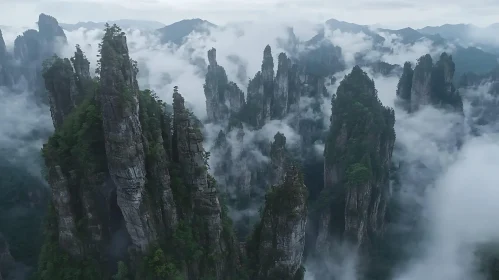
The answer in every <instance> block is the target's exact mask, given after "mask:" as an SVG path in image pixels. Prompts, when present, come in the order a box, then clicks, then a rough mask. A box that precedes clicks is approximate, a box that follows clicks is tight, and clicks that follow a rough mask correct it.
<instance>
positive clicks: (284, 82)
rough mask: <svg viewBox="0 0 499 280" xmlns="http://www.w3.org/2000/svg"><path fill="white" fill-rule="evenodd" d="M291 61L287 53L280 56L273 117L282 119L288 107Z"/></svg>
mask: <svg viewBox="0 0 499 280" xmlns="http://www.w3.org/2000/svg"><path fill="white" fill-rule="evenodd" d="M290 64H291V61H289V59H288V57H287V56H286V54H285V53H280V54H279V58H278V66H277V75H276V77H275V85H274V94H273V98H272V101H273V102H272V118H273V119H282V118H283V117H284V116H285V115H286V113H287V109H288V93H289V72H290V71H289V70H290V69H289V68H290V66H291V65H290Z"/></svg>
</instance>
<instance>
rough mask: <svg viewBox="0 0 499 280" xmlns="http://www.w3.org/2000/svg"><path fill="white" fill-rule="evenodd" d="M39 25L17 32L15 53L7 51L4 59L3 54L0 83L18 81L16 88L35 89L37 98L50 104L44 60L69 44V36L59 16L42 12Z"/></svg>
mask: <svg viewBox="0 0 499 280" xmlns="http://www.w3.org/2000/svg"><path fill="white" fill-rule="evenodd" d="M38 28H39V31H37V30H34V29H29V30H26V31H25V32H23V34H22V35H20V36H18V37H17V38H16V39H15V41H14V50H13V53H12V54H8V55H7V56H6V58H4V59H2V58H1V56H2V55H1V54H0V85H2V84H3V85H6V86H8V87H13V86H14V85H16V89H18V88H22V89H23V90H29V91H31V92H34V97H35V101H38V102H43V103H45V104H47V103H48V101H49V100H48V97H47V96H46V94H45V90H44V81H43V77H42V72H43V62H44V61H45V60H46V59H48V58H50V57H52V56H53V55H54V54H58V53H60V52H61V50H62V48H63V47H64V46H65V45H66V44H67V39H66V36H65V34H64V32H63V31H62V29H61V27H60V26H59V25H58V23H57V20H56V19H55V18H53V17H51V16H47V15H45V14H41V15H40V16H39V19H38ZM0 37H1V36H0ZM0 41H3V40H0ZM0 45H3V44H1V43H0ZM0 49H2V47H0ZM1 52H2V51H0V53H1ZM2 69H8V71H2ZM2 72H3V74H2ZM2 80H3V81H2Z"/></svg>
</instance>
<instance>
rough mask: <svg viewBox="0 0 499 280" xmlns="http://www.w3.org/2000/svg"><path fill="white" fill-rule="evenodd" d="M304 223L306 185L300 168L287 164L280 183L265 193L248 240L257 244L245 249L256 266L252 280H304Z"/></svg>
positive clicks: (252, 243) (305, 216) (305, 217)
mask: <svg viewBox="0 0 499 280" xmlns="http://www.w3.org/2000/svg"><path fill="white" fill-rule="evenodd" d="M306 224H307V188H306V186H305V184H304V183H303V175H302V173H301V171H300V170H298V168H297V167H296V166H295V165H293V164H290V165H289V166H288V167H287V170H286V174H285V176H284V178H283V181H282V182H281V184H279V185H276V186H274V187H272V188H271V189H270V190H269V192H268V193H267V195H266V198H265V207H264V209H263V212H262V219H261V221H260V223H259V225H258V226H257V227H256V229H255V232H254V234H253V236H252V240H251V242H250V246H251V245H252V246H255V247H256V248H255V247H254V248H250V249H249V250H248V252H250V254H252V255H253V257H254V259H252V261H253V262H254V264H255V265H256V267H257V269H256V271H257V272H256V275H255V278H254V279H259V280H265V279H269V280H270V279H293V280H294V279H296V280H301V279H303V276H304V275H303V272H304V271H303V269H302V264H303V260H304V257H303V253H304V248H305V227H306ZM252 250H255V251H252Z"/></svg>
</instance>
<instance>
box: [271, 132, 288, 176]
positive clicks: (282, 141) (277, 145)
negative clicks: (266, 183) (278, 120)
mask: <svg viewBox="0 0 499 280" xmlns="http://www.w3.org/2000/svg"><path fill="white" fill-rule="evenodd" d="M288 161H289V155H288V152H287V150H286V136H284V134H282V133H280V132H277V134H276V135H275V136H274V142H273V143H272V145H271V147H270V164H271V174H270V185H271V186H276V185H279V184H281V183H282V181H283V180H284V175H285V172H286V168H287V164H288Z"/></svg>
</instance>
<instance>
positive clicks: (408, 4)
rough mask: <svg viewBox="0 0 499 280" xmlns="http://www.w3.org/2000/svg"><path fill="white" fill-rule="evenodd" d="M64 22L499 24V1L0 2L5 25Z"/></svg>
mask: <svg viewBox="0 0 499 280" xmlns="http://www.w3.org/2000/svg"><path fill="white" fill-rule="evenodd" d="M42 12H43V13H47V14H50V15H52V16H54V17H56V18H57V19H58V20H59V21H60V22H64V23H76V22H78V21H106V20H116V19H125V18H127V19H148V20H156V21H159V22H162V23H165V24H169V23H172V22H175V21H178V20H181V19H186V18H196V17H198V18H203V19H206V20H209V21H212V22H214V23H216V24H224V23H227V22H229V21H239V20H255V19H259V18H262V17H265V18H268V17H274V18H279V19H284V20H290V19H307V20H311V21H317V22H319V21H324V20H326V19H329V18H336V19H339V20H344V21H349V22H354V23H359V24H381V25H383V26H386V27H393V28H394V27H400V28H402V27H405V26H411V27H416V28H419V27H423V26H426V25H441V24H444V23H474V24H476V25H480V26H485V25H489V24H491V23H494V22H498V21H499V18H498V17H497V15H499V1H498V0H347V1H345V0H0V25H11V26H30V25H33V23H34V22H36V19H37V16H38V14H39V13H42Z"/></svg>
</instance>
